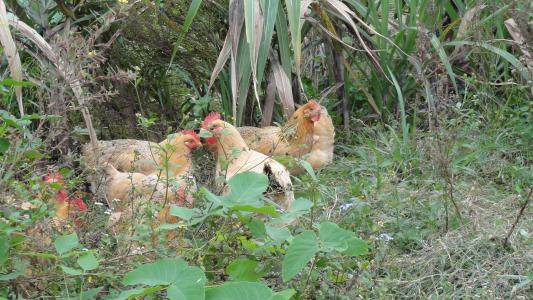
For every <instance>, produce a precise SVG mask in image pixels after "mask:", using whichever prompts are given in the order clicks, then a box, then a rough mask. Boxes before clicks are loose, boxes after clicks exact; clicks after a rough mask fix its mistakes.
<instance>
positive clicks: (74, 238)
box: [54, 232, 79, 254]
mask: <svg viewBox="0 0 533 300" xmlns="http://www.w3.org/2000/svg"><path fill="white" fill-rule="evenodd" d="M78 245H79V242H78V235H77V234H76V233H75V232H74V233H72V234H67V235H63V236H60V237H58V238H57V239H56V240H55V241H54V246H55V248H56V251H57V253H59V254H64V253H66V252H68V251H70V250H72V249H74V248H76V247H77V246H78Z"/></svg>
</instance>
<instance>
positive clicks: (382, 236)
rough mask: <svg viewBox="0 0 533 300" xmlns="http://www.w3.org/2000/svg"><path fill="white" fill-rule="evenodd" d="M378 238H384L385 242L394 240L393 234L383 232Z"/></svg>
mask: <svg viewBox="0 0 533 300" xmlns="http://www.w3.org/2000/svg"><path fill="white" fill-rule="evenodd" d="M378 239H380V240H383V241H385V242H390V241H392V240H394V238H393V237H392V236H390V235H389V234H388V233H382V234H380V235H379V237H378Z"/></svg>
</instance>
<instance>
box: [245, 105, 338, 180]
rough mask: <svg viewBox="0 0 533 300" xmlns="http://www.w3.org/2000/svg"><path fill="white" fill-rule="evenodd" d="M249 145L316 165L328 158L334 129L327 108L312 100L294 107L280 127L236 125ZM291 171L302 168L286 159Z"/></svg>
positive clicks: (323, 162)
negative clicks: (288, 118)
mask: <svg viewBox="0 0 533 300" xmlns="http://www.w3.org/2000/svg"><path fill="white" fill-rule="evenodd" d="M237 129H238V130H239V132H240V133H241V135H242V137H243V139H244V140H245V141H246V143H247V144H248V145H249V147H250V149H253V150H255V151H258V152H261V153H263V154H266V155H269V156H291V157H294V158H302V159H305V160H306V161H307V162H309V163H310V164H311V166H312V167H313V169H317V168H319V167H322V166H324V165H326V164H328V163H330V162H331V160H332V158H333V141H334V137H335V129H334V127H333V123H332V121H331V118H330V117H329V114H328V112H327V110H326V109H325V108H323V107H321V106H320V105H319V104H318V103H317V102H316V101H314V100H310V101H309V102H308V103H306V104H304V105H302V106H301V107H300V108H298V109H297V110H296V111H295V112H294V114H293V115H292V117H291V119H290V120H289V121H287V123H286V124H285V125H284V126H283V127H281V128H280V127H275V126H268V127H263V128H257V127H239V128H237ZM288 167H289V171H290V173H291V174H292V175H297V174H300V173H301V172H302V170H303V169H302V168H301V167H300V166H298V165H297V164H295V163H294V162H289V163H288Z"/></svg>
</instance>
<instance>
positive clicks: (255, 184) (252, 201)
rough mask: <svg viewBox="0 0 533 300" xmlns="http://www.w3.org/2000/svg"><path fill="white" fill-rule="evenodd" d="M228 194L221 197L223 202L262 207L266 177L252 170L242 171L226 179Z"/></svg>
mask: <svg viewBox="0 0 533 300" xmlns="http://www.w3.org/2000/svg"><path fill="white" fill-rule="evenodd" d="M228 185H229V187H230V190H231V191H230V194H229V195H228V196H226V197H224V198H223V204H224V205H225V206H228V207H232V206H234V205H250V206H255V207H262V206H263V201H262V200H261V199H262V196H263V193H264V192H265V191H266V189H267V187H268V177H267V176H266V175H264V174H259V173H254V172H242V173H239V174H237V175H235V176H233V177H232V178H231V179H230V180H228Z"/></svg>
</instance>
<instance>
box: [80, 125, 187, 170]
mask: <svg viewBox="0 0 533 300" xmlns="http://www.w3.org/2000/svg"><path fill="white" fill-rule="evenodd" d="M176 138H177V134H172V135H169V137H168V138H167V139H165V140H163V141H162V142H160V143H154V142H150V141H142V140H133V139H119V140H111V141H98V149H96V150H94V149H93V148H92V147H91V145H90V144H87V145H85V146H84V148H83V156H84V162H85V164H86V165H87V166H88V167H93V168H94V167H95V166H99V165H100V166H101V165H103V164H105V163H109V164H111V165H113V166H114V167H115V168H116V169H117V170H119V171H122V172H139V173H142V174H145V175H148V174H151V173H153V172H155V171H156V170H158V169H159V170H163V169H168V171H169V175H171V174H180V173H181V172H182V170H183V169H189V168H190V165H191V163H190V160H189V159H187V158H186V156H187V155H183V156H175V155H174V156H173V154H174V152H176V151H177V152H179V151H180V149H174V147H173V146H172V145H173V144H175V141H174V140H175V139H176ZM181 149H185V148H181ZM170 157H173V158H172V159H170ZM167 162H168V163H167ZM166 167H168V168H166ZM164 171H165V172H166V170H164Z"/></svg>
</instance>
